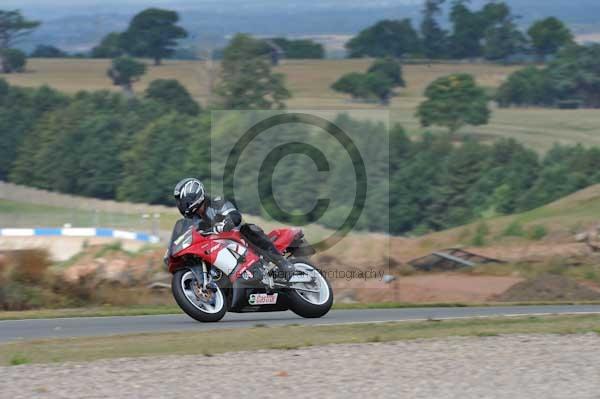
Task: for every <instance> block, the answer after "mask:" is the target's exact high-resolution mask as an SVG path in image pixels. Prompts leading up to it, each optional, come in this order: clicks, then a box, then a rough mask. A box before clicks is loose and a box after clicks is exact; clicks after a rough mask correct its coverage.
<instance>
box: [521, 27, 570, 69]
mask: <svg viewBox="0 0 600 399" xmlns="http://www.w3.org/2000/svg"><path fill="white" fill-rule="evenodd" d="M527 34H528V35H529V37H530V38H531V45H532V46H533V49H534V51H535V53H536V54H537V55H538V57H540V59H541V60H543V59H545V58H546V57H547V56H548V55H552V54H556V52H557V51H558V50H559V49H560V48H561V47H564V46H566V45H569V44H573V34H572V33H571V31H570V30H569V28H567V27H566V26H565V24H563V23H562V22H561V21H560V20H559V19H557V18H554V17H549V18H546V19H542V20H539V21H536V22H534V23H533V24H532V25H531V27H530V28H529V29H528V30H527Z"/></svg>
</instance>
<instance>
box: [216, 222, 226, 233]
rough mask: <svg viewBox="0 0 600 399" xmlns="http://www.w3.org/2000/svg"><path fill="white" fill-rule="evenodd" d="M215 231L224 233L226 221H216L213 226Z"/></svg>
mask: <svg viewBox="0 0 600 399" xmlns="http://www.w3.org/2000/svg"><path fill="white" fill-rule="evenodd" d="M213 231H214V232H215V233H222V232H223V231H225V222H219V223H216V224H215V225H214V226H213Z"/></svg>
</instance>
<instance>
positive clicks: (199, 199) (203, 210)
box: [173, 178, 294, 280]
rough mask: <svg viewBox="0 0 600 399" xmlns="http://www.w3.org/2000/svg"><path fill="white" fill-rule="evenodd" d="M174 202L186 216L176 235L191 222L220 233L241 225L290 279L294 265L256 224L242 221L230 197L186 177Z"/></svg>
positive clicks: (242, 231)
mask: <svg viewBox="0 0 600 399" xmlns="http://www.w3.org/2000/svg"><path fill="white" fill-rule="evenodd" d="M173 196H174V197H175V203H176V204H177V208H178V209H179V212H181V214H182V215H183V217H184V219H181V220H179V221H178V222H177V223H176V224H175V227H174V229H173V238H177V237H178V236H179V235H181V234H182V233H183V232H184V231H185V229H187V228H188V227H189V226H191V225H192V224H193V225H195V226H196V229H197V230H198V231H201V232H204V233H209V232H212V233H221V232H223V231H230V230H232V229H235V228H240V232H241V233H242V234H243V235H244V237H245V238H246V239H247V240H248V241H250V242H251V243H252V244H254V245H255V246H257V247H258V248H259V250H260V249H262V251H261V252H262V253H263V255H265V256H266V257H267V258H268V259H269V260H271V261H272V262H273V263H275V264H276V265H277V267H278V268H279V271H280V272H281V273H279V274H278V277H283V279H284V280H289V279H290V277H291V275H292V274H293V271H294V266H293V265H292V263H291V262H290V261H289V260H287V259H286V258H285V257H284V256H282V255H281V253H280V252H279V251H278V250H277V248H275V245H273V242H272V241H271V240H270V239H269V237H268V236H267V235H266V234H265V233H264V232H263V231H262V229H261V228H260V227H258V226H256V225H252V224H244V225H242V214H241V213H240V212H239V211H238V210H237V209H236V208H235V206H233V204H232V203H231V202H229V201H226V200H224V199H222V198H221V197H215V198H209V197H208V196H207V195H206V191H205V189H204V185H203V184H202V182H201V181H200V180H198V179H194V178H186V179H183V180H181V181H180V182H179V183H177V185H176V186H175V190H174V191H173Z"/></svg>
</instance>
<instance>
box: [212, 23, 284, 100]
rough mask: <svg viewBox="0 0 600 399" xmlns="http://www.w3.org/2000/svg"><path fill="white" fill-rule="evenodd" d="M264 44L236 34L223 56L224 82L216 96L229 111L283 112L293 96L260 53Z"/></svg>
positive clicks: (219, 86)
mask: <svg viewBox="0 0 600 399" xmlns="http://www.w3.org/2000/svg"><path fill="white" fill-rule="evenodd" d="M264 46H265V43H264V41H262V40H257V39H254V38H253V37H251V36H248V35H244V34H237V35H235V36H234V38H233V39H232V40H231V42H230V43H229V45H228V46H227V47H226V48H225V50H224V52H223V61H222V64H221V65H222V72H221V82H220V83H219V85H218V87H217V90H216V92H217V93H218V94H219V95H220V96H221V98H222V99H223V104H222V105H223V106H224V107H225V108H226V109H270V108H272V107H275V108H284V107H285V103H284V100H286V99H288V98H289V97H290V96H291V95H290V92H289V91H288V90H287V89H286V87H285V84H284V77H283V75H282V74H279V73H273V72H272V71H271V64H270V61H269V59H268V57H267V56H265V55H264V54H265V53H263V52H262V50H261V49H264Z"/></svg>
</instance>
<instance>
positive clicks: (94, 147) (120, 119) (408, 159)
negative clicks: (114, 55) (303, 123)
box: [0, 81, 600, 234]
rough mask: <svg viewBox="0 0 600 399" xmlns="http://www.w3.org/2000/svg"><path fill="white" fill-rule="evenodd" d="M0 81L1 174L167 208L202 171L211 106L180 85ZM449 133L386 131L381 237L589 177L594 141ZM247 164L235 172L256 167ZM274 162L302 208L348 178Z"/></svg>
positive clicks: (290, 200) (513, 206)
mask: <svg viewBox="0 0 600 399" xmlns="http://www.w3.org/2000/svg"><path fill="white" fill-rule="evenodd" d="M0 82H1V83H0V110H1V112H0V129H1V131H2V135H1V136H0V139H1V140H2V142H1V143H0V151H1V154H0V160H1V163H0V179H3V180H10V181H13V182H15V183H20V184H26V185H29V186H35V187H40V188H46V189H51V190H57V191H61V192H65V193H73V194H78V195H85V196H93V197H99V198H116V199H120V200H130V201H144V202H150V203H159V204H166V205H171V204H172V199H171V197H170V195H171V190H172V187H173V185H174V184H175V183H176V182H177V181H178V180H179V179H180V178H181V177H182V176H186V175H195V176H199V177H202V178H205V179H206V178H207V177H208V176H209V175H210V172H209V168H210V166H209V165H210V162H211V159H210V154H211V136H210V129H211V126H210V122H211V118H210V114H209V113H208V112H206V111H202V110H201V109H199V108H196V107H194V104H195V103H193V100H191V98H188V97H187V96H185V93H183V94H182V95H174V94H173V93H174V91H173V90H172V88H171V86H170V85H164V84H163V86H167V87H168V88H170V90H164V91H160V90H158V91H157V90H153V91H152V90H148V92H147V93H145V94H144V95H140V96H138V97H137V98H133V99H126V98H125V97H124V96H122V95H120V94H115V93H109V92H106V91H100V92H81V93H79V94H77V95H74V96H67V95H64V94H61V93H58V92H56V91H54V90H52V89H50V88H47V87H42V88H39V89H24V88H18V87H12V86H9V85H8V84H6V83H5V82H4V81H0ZM154 86H156V85H154ZM155 89H156V87H155ZM180 89H182V90H185V89H183V88H180ZM165 93H167V94H165ZM180 94H181V93H180ZM163 95H164V96H163ZM186 98H188V100H185V99H186ZM174 101H175V102H177V104H178V105H177V107H173V102H174ZM182 101H190V102H192V103H190V104H189V106H188V107H183V108H185V109H189V110H193V112H188V113H179V112H178V111H177V109H179V108H182V105H181V102H182ZM336 124H339V125H340V126H342V127H343V126H350V125H352V126H353V128H354V129H357V130H359V131H361V135H362V137H363V139H364V140H367V141H369V142H385V141H384V140H382V138H383V135H384V134H385V129H384V127H383V126H382V125H380V124H375V123H369V122H361V121H356V120H352V119H349V117H348V116H343V115H342V116H339V117H338V120H337V121H336ZM292 133H293V134H294V135H295V137H299V136H301V135H303V134H307V133H305V132H304V133H303V132H302V131H298V130H295V131H293V132H292ZM213 137H217V144H218V140H228V135H227V134H226V130H223V131H221V132H218V131H217V132H216V136H213ZM452 140H453V138H452V136H450V135H447V134H440V135H431V134H426V135H424V136H422V137H420V138H419V139H418V140H411V139H409V138H408V137H407V135H406V134H405V132H404V131H403V129H402V128H401V127H400V126H395V127H393V128H392V129H391V132H390V145H389V151H390V170H389V180H388V176H387V175H386V174H385V173H382V174H380V175H379V179H380V180H379V181H378V180H374V181H373V180H372V181H370V186H369V187H370V190H369V201H378V202H379V204H380V205H381V206H385V205H388V204H389V209H390V219H389V223H390V226H389V227H390V230H391V232H392V233H394V234H404V233H409V232H418V233H422V232H425V231H430V230H439V229H444V228H447V227H451V226H456V225H459V224H462V223H465V222H469V221H472V220H474V219H477V218H479V217H481V216H482V215H485V216H489V215H493V214H509V213H513V212H519V211H523V210H527V209H531V208H534V207H537V206H540V205H543V204H546V203H548V202H550V201H553V200H555V199H558V198H560V197H562V196H565V195H567V194H569V193H572V192H574V191H575V190H578V189H581V188H583V187H586V186H587V185H590V184H593V183H598V182H600V149H596V148H591V149H586V148H583V147H580V146H575V147H561V146H557V147H555V148H554V149H552V150H551V151H549V152H548V153H547V154H546V155H545V156H543V157H540V156H538V155H537V154H536V153H535V152H533V151H532V150H530V149H527V148H525V147H524V146H522V145H521V144H519V143H517V142H515V141H512V140H501V141H498V142H496V143H494V144H493V145H484V144H480V143H478V142H476V141H474V140H469V139H466V141H464V142H463V143H462V144H460V145H456V143H453V141H452ZM382 151H383V150H382ZM328 156H330V157H333V158H331V159H335V157H336V156H338V155H337V154H328ZM382 159H385V157H382ZM213 161H214V160H213ZM251 162H252V161H250V163H247V164H245V165H244V166H243V168H245V169H246V170H255V169H258V165H253V164H252V163H251ZM281 167H282V168H284V169H285V170H281V171H280V172H281V173H283V175H287V176H290V178H287V179H284V180H281V181H279V182H278V187H280V190H279V191H280V195H281V201H282V202H283V203H284V204H286V205H285V206H286V207H289V208H290V209H295V208H298V209H300V208H302V207H303V204H312V203H313V201H314V199H315V198H318V197H327V194H328V190H331V189H332V187H334V188H335V187H338V188H339V187H342V188H343V187H344V186H345V185H346V183H347V182H346V180H345V179H347V175H344V174H342V175H340V176H337V177H336V175H333V176H332V179H333V181H328V182H326V184H323V183H322V182H317V183H315V182H311V181H307V180H306V179H305V178H301V176H297V175H298V173H297V171H298V170H303V167H304V166H302V165H298V164H296V163H294V162H291V161H288V162H287V163H284V164H283V165H282V166H281ZM294 176H297V177H298V178H294ZM336 179H338V181H336ZM388 185H389V190H388V189H387V188H388ZM378 186H380V187H381V190H379V189H378ZM286 193H287V194H286ZM244 195H245V194H244V193H243V192H242V193H241V196H242V198H241V200H242V201H245V202H244V211H246V212H249V213H254V214H260V213H261V208H260V205H259V204H258V203H256V202H254V203H253V202H252V198H251V197H250V196H249V197H248V198H247V199H246V198H245V197H244ZM379 197H380V198H379ZM381 206H378V207H377V209H379V213H377V214H375V213H374V214H367V215H365V216H366V217H365V218H363V219H361V222H360V223H359V225H358V226H357V227H358V228H362V229H368V230H373V231H378V230H381V229H382V228H384V227H385V226H386V225H387V221H385V223H378V222H377V221H378V220H379V219H380V218H381V217H382V215H383V216H384V217H385V216H387V215H385V213H383V214H382V213H381V209H382V207H381ZM370 209H371V208H367V209H366V211H367V212H371V211H370ZM322 222H323V223H324V224H335V223H334V221H331V223H329V222H328V221H327V220H322Z"/></svg>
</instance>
